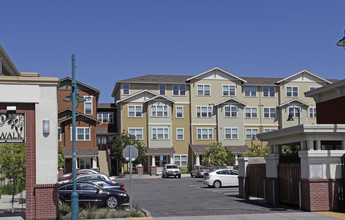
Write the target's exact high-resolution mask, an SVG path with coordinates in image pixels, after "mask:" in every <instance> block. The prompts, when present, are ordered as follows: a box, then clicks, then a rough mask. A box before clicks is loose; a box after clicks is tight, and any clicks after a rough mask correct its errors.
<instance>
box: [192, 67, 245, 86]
mask: <svg viewBox="0 0 345 220" xmlns="http://www.w3.org/2000/svg"><path fill="white" fill-rule="evenodd" d="M214 70H216V71H221V72H223V73H225V74H227V75H229V76H231V77H233V78H235V79H237V80H239V81H242V82H243V83H246V82H247V81H246V80H244V79H242V78H240V77H238V76H235V75H233V74H231V73H229V72H227V71H225V70H223V69H221V68H219V67H215V68H213V69H210V70H208V71H206V72H203V73H200V74H198V75H196V76H193V77H191V78H188V79H187V80H186V81H187V82H188V81H190V80H192V79H195V78H198V77H200V76H202V75H205V74H207V73H210V72H212V71H214Z"/></svg>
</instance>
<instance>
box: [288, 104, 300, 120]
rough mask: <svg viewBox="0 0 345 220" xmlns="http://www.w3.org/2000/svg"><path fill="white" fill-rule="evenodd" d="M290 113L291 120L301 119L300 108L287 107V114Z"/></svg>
mask: <svg viewBox="0 0 345 220" xmlns="http://www.w3.org/2000/svg"><path fill="white" fill-rule="evenodd" d="M297 109H298V110H297ZM290 113H292V117H293V118H301V117H302V108H301V107H300V106H289V107H288V114H289V115H290ZM298 114H299V115H298Z"/></svg>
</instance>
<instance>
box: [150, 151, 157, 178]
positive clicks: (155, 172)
mask: <svg viewBox="0 0 345 220" xmlns="http://www.w3.org/2000/svg"><path fill="white" fill-rule="evenodd" d="M151 175H157V167H156V160H155V155H152V165H151Z"/></svg>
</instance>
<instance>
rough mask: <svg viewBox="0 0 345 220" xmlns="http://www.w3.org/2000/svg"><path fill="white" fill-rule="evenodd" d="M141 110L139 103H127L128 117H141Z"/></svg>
mask: <svg viewBox="0 0 345 220" xmlns="http://www.w3.org/2000/svg"><path fill="white" fill-rule="evenodd" d="M142 114H143V110H142V106H141V105H129V106H128V117H142Z"/></svg>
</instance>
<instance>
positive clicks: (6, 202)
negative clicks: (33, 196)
mask: <svg viewBox="0 0 345 220" xmlns="http://www.w3.org/2000/svg"><path fill="white" fill-rule="evenodd" d="M25 198H26V192H25V191H24V192H22V193H19V194H17V195H15V196H14V213H12V196H11V195H1V199H0V218H1V219H25V208H26V204H25Z"/></svg>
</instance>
